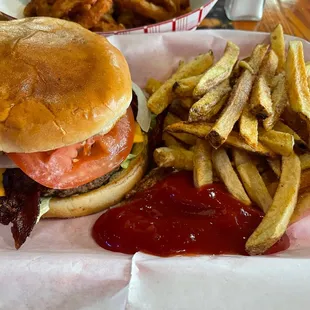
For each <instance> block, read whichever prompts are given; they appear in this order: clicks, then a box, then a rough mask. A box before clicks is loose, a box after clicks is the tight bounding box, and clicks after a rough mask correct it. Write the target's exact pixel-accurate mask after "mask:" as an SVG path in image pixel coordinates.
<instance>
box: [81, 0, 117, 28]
mask: <svg viewBox="0 0 310 310" xmlns="http://www.w3.org/2000/svg"><path fill="white" fill-rule="evenodd" d="M112 8H113V0H97V2H96V3H95V4H94V5H93V6H92V7H91V9H90V10H88V11H87V12H85V13H83V14H82V15H80V16H79V17H78V18H77V20H76V21H77V22H78V23H79V24H80V25H82V26H83V27H85V28H87V29H90V28H93V27H95V26H96V25H97V24H98V23H99V22H100V20H101V18H102V17H103V15H104V14H106V13H109V12H110V11H111V10H112Z"/></svg>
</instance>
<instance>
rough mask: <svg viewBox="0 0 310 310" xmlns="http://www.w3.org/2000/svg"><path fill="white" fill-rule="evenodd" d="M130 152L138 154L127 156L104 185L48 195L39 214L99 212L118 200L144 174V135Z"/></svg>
mask: <svg viewBox="0 0 310 310" xmlns="http://www.w3.org/2000/svg"><path fill="white" fill-rule="evenodd" d="M133 154H138V155H137V157H136V158H134V159H133V160H131V162H130V164H129V166H128V168H127V169H122V170H121V171H119V172H116V173H115V174H113V175H112V177H111V178H110V180H109V182H108V183H107V184H106V185H103V186H101V187H99V188H97V189H95V190H92V191H89V192H88V193H85V194H81V195H76V196H71V197H67V198H52V199H51V201H50V210H49V211H48V212H47V213H46V214H44V216H43V217H44V218H70V217H80V216H85V215H90V214H93V213H97V212H100V211H102V210H104V209H106V208H109V207H111V206H113V205H115V204H117V203H119V202H120V201H121V200H122V199H123V198H124V196H125V195H126V194H127V193H128V192H129V191H130V190H131V189H132V188H133V187H134V186H135V185H136V184H137V182H138V181H140V180H141V178H142V177H143V176H144V174H145V171H146V169H147V164H148V160H147V138H146V137H145V141H144V143H140V144H137V145H135V147H134V150H133Z"/></svg>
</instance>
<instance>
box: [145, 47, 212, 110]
mask: <svg viewBox="0 0 310 310" xmlns="http://www.w3.org/2000/svg"><path fill="white" fill-rule="evenodd" d="M212 63H213V53H212V51H210V52H209V53H206V54H202V55H199V56H198V57H196V58H195V59H194V60H192V61H190V62H188V63H186V64H184V65H183V66H181V68H180V69H178V71H177V72H176V73H175V74H174V75H172V77H171V78H170V79H168V80H167V81H166V82H165V83H164V84H163V85H162V86H161V87H160V88H159V89H157V91H156V92H155V93H153V94H152V96H151V97H150V98H149V100H148V108H149V109H150V110H151V111H152V112H153V113H154V114H160V113H161V112H162V111H163V110H164V109H166V108H167V107H168V105H169V104H170V103H171V100H172V97H173V96H172V86H173V84H174V83H175V82H176V81H177V80H180V79H184V78H187V77H190V76H193V75H199V74H202V73H203V72H205V71H206V70H207V69H208V68H209V67H210V66H211V64H212Z"/></svg>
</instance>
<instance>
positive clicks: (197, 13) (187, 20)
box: [0, 0, 217, 36]
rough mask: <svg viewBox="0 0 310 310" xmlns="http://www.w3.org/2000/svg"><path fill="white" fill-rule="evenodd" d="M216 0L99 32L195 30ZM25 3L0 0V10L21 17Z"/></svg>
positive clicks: (25, 0) (198, 1)
mask: <svg viewBox="0 0 310 310" xmlns="http://www.w3.org/2000/svg"><path fill="white" fill-rule="evenodd" d="M216 2H217V0H191V7H192V11H191V12H190V13H187V14H184V15H182V16H179V17H177V18H173V19H169V20H166V21H164V22H160V23H156V24H152V25H147V26H144V27H138V28H131V29H125V30H119V31H110V32H101V33H100V34H102V35H105V36H109V35H115V34H138V33H160V32H170V31H188V30H196V28H197V27H198V25H199V24H200V22H201V21H202V20H203V19H204V18H205V17H206V16H207V15H208V13H209V12H210V10H211V9H212V8H213V6H214V5H215V3H216ZM27 3H28V0H3V1H0V12H2V13H3V14H4V15H5V16H7V17H8V18H9V19H14V18H23V17H24V15H23V10H24V7H25V6H26V4H27Z"/></svg>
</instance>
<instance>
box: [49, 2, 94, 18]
mask: <svg viewBox="0 0 310 310" xmlns="http://www.w3.org/2000/svg"><path fill="white" fill-rule="evenodd" d="M95 2H96V0H56V1H55V3H54V4H53V6H52V10H51V16H53V17H56V18H61V17H63V16H65V15H68V13H69V12H70V11H71V10H73V9H74V8H75V7H76V6H77V5H80V4H84V5H85V4H94V3H95Z"/></svg>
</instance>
